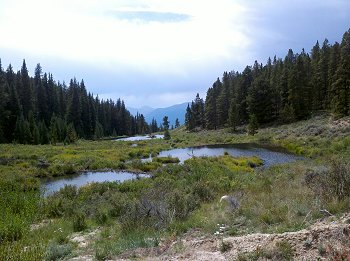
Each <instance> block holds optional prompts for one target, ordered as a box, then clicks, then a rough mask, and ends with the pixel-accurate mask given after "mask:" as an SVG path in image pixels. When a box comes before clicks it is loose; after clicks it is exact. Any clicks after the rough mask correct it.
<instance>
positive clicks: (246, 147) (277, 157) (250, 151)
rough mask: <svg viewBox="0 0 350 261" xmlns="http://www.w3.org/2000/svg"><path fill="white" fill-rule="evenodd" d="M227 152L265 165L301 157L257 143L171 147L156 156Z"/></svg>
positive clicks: (219, 153)
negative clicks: (258, 160) (254, 158)
mask: <svg viewBox="0 0 350 261" xmlns="http://www.w3.org/2000/svg"><path fill="white" fill-rule="evenodd" d="M224 153H228V154H230V155H231V156H235V157H250V156H257V157H259V158H260V159H262V160H263V162H264V166H265V167H270V166H271V165H274V164H279V163H287V162H293V161H296V160H300V159H302V157H300V156H297V155H294V154H290V153H288V152H286V151H284V150H282V149H281V148H275V147H269V146H261V145H257V144H253V143H252V144H233V145H231V144H225V145H207V146H199V147H188V148H184V149H173V150H167V151H162V152H160V153H159V155H158V157H168V156H171V157H177V158H179V160H180V162H181V163H183V162H184V161H185V160H187V159H189V158H191V157H204V156H209V157H213V156H220V155H224Z"/></svg>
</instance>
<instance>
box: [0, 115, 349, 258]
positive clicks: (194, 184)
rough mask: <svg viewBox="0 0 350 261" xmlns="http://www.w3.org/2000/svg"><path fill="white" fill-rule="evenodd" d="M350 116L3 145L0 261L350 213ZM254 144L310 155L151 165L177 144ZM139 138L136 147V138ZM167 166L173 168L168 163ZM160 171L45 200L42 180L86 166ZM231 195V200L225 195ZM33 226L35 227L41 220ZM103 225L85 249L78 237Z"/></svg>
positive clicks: (286, 225)
mask: <svg viewBox="0 0 350 261" xmlns="http://www.w3.org/2000/svg"><path fill="white" fill-rule="evenodd" d="M349 133H350V121H349V119H347V118H345V119H338V120H333V119H332V118H331V117H330V116H318V117H315V118H313V119H311V120H308V121H304V122H298V123H294V124H290V125H284V126H280V127H274V126H269V127H266V128H263V129H260V130H259V132H258V134H257V135H255V136H248V135H246V134H245V132H244V129H239V130H238V132H237V133H231V132H229V131H228V130H225V129H223V130H216V131H202V132H198V133H188V132H186V131H185V130H184V129H177V130H174V131H172V132H171V137H172V138H171V140H169V141H164V140H148V141H139V142H119V141H79V142H77V143H76V144H72V145H67V146H64V145H57V146H50V145H40V146H29V145H12V144H11V145H4V144H2V145H0V193H1V199H0V209H1V211H2V212H3V213H5V215H2V219H1V226H0V260H15V259H16V260H19V259H22V260H41V259H47V260H59V259H62V258H63V259H64V258H68V257H72V256H74V255H79V254H80V252H81V251H83V252H84V251H86V252H89V251H90V252H91V253H92V254H93V255H94V257H95V258H96V259H97V260H104V259H106V258H111V257H112V256H115V255H119V254H121V253H123V252H125V251H127V250H128V249H133V248H137V247H154V246H157V245H158V244H159V243H160V242H161V240H164V238H172V237H174V236H177V235H181V233H183V232H186V231H188V230H190V229H193V228H196V229H200V230H201V231H202V232H203V233H210V234H214V233H215V232H217V230H218V226H217V224H221V225H222V224H223V225H224V227H225V229H224V231H221V232H223V233H224V234H228V235H241V234H246V233H251V232H283V231H294V230H298V229H301V228H304V227H307V226H308V225H309V224H311V223H312V222H314V220H316V219H317V218H319V217H321V216H322V213H321V212H320V210H321V209H326V210H327V211H329V212H330V213H332V214H334V215H337V214H340V213H343V212H346V211H348V209H349V203H350V200H349V198H350V197H349V196H350V195H349V192H348V191H350V185H349V184H350V178H349V176H350V173H349V171H350V167H349V164H348V162H349V159H350V138H349ZM243 142H255V143H264V144H270V145H280V146H283V147H284V148H287V149H288V150H290V151H292V152H295V153H298V154H303V155H305V156H307V157H306V159H305V160H303V161H298V162H295V163H290V164H283V165H278V166H273V167H271V168H268V169H262V168H258V169H254V168H252V167H253V166H259V164H261V161H260V160H259V159H257V158H254V157H253V158H234V157H231V156H228V155H222V156H219V157H215V158H194V159H191V160H188V161H186V162H185V163H184V164H182V165H178V164H167V163H173V162H176V161H177V160H176V159H173V158H157V157H155V158H154V160H153V161H152V162H142V161H141V159H142V158H148V157H149V156H150V155H152V156H156V155H157V153H158V152H160V151H161V150H165V149H170V148H179V147H186V146H196V145H204V144H217V143H220V144H223V143H229V144H230V143H243ZM134 144H137V145H134ZM164 164H166V165H164ZM99 169H126V170H132V171H151V172H152V173H153V176H152V178H150V179H142V180H138V181H128V182H125V183H122V184H117V183H103V184H90V185H88V186H85V187H82V188H81V189H76V188H75V187H65V188H64V189H62V190H61V191H60V192H57V193H55V194H53V195H52V196H50V197H48V198H46V199H44V198H42V197H40V192H39V186H40V182H39V178H41V177H50V176H63V175H70V174H73V173H77V172H79V171H82V170H99ZM223 195H230V196H231V201H223V202H221V203H220V202H219V200H220V198H221V196H223ZM33 224H35V225H34V226H33ZM95 230H97V231H98V233H97V234H96V235H95V238H94V240H93V243H92V244H91V245H90V246H88V247H87V248H81V247H80V246H78V244H77V243H76V242H74V240H72V234H73V233H76V232H79V231H83V233H88V232H89V231H95Z"/></svg>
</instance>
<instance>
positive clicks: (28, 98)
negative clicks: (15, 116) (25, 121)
mask: <svg viewBox="0 0 350 261" xmlns="http://www.w3.org/2000/svg"><path fill="white" fill-rule="evenodd" d="M18 84H20V85H19V95H20V99H21V104H22V109H23V115H24V116H25V117H27V116H28V113H29V111H30V110H32V109H33V104H32V103H33V100H32V99H33V97H32V87H31V84H30V78H29V75H28V69H27V65H26V61H25V60H23V64H22V68H21V72H20V82H18Z"/></svg>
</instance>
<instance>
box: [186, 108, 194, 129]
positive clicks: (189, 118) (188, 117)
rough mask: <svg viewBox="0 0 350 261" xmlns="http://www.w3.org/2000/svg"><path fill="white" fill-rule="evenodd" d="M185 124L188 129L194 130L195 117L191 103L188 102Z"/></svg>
mask: <svg viewBox="0 0 350 261" xmlns="http://www.w3.org/2000/svg"><path fill="white" fill-rule="evenodd" d="M185 125H186V129H187V130H189V131H192V130H194V127H195V123H194V117H193V113H192V110H191V108H190V105H189V104H187V108H186V115H185Z"/></svg>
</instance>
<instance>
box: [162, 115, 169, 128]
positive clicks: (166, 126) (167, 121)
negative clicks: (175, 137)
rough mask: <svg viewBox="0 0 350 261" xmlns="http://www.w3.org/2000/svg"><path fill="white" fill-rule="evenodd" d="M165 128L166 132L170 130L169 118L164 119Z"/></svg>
mask: <svg viewBox="0 0 350 261" xmlns="http://www.w3.org/2000/svg"><path fill="white" fill-rule="evenodd" d="M163 128H164V130H169V120H168V116H164V118H163Z"/></svg>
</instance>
